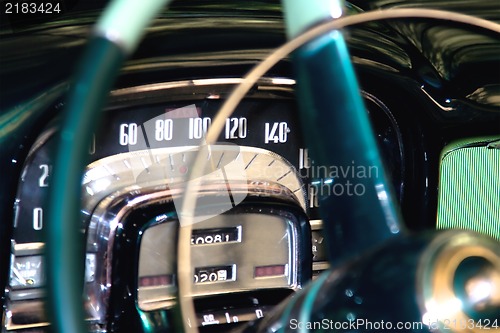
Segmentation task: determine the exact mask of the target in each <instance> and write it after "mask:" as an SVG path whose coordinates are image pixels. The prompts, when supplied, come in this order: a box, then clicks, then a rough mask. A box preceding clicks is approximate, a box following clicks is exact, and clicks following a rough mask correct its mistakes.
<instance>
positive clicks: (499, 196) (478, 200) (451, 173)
mask: <svg viewBox="0 0 500 333" xmlns="http://www.w3.org/2000/svg"><path fill="white" fill-rule="evenodd" d="M439 184H440V185H439V201H438V216H437V228H438V229H444V228H458V229H469V230H474V231H477V232H480V233H483V234H486V235H489V236H492V237H493V238H496V239H498V240H500V150H499V149H489V148H486V147H485V146H481V147H466V148H458V149H454V150H452V151H450V152H448V153H445V154H443V157H442V160H441V167H440V181H439Z"/></svg>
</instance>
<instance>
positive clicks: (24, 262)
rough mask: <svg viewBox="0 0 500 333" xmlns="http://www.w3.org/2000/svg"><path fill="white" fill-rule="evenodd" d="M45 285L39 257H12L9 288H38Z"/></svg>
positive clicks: (41, 259) (41, 262) (41, 260)
mask: <svg viewBox="0 0 500 333" xmlns="http://www.w3.org/2000/svg"><path fill="white" fill-rule="evenodd" d="M44 284H45V274H44V269H43V257H42V256H41V255H34V256H23V257H14V260H13V263H12V267H11V273H10V286H11V288H12V289H26V288H39V287H42V286H43V285H44Z"/></svg>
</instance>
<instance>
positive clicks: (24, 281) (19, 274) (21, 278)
mask: <svg viewBox="0 0 500 333" xmlns="http://www.w3.org/2000/svg"><path fill="white" fill-rule="evenodd" d="M12 272H13V273H14V275H15V276H16V277H17V280H18V281H19V282H21V283H22V284H23V285H26V284H27V281H26V279H25V278H23V277H22V275H21V273H19V271H18V270H17V268H15V267H12Z"/></svg>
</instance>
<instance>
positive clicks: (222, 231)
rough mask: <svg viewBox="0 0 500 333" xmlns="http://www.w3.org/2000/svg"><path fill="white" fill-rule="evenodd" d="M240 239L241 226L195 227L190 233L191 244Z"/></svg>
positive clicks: (236, 240) (227, 241)
mask: <svg viewBox="0 0 500 333" xmlns="http://www.w3.org/2000/svg"><path fill="white" fill-rule="evenodd" d="M239 241H241V226H238V227H234V228H218V229H197V230H193V232H192V234H191V245H203V244H214V243H229V242H239Z"/></svg>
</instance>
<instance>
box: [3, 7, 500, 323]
mask: <svg viewBox="0 0 500 333" xmlns="http://www.w3.org/2000/svg"><path fill="white" fill-rule="evenodd" d="M103 3H104V2H100V1H95V2H89V4H87V5H85V6H83V5H79V4H78V3H75V4H74V6H73V5H72V6H73V7H72V6H70V7H68V8H72V9H71V10H70V11H68V12H67V13H66V14H65V15H63V16H61V17H59V19H57V20H52V21H45V22H38V21H37V22H36V23H37V24H36V25H30V22H29V21H27V22H21V23H19V22H10V23H12V24H8V25H4V26H3V29H2V31H1V35H0V52H1V53H0V91H1V98H0V121H1V123H0V125H1V126H2V127H1V130H2V133H1V134H0V153H1V161H0V165H1V168H0V170H1V174H2V175H3V176H2V178H3V180H2V187H1V189H0V202H1V203H2V204H1V206H0V221H1V225H0V236H1V239H0V244H2V245H1V246H2V248H1V255H0V274H1V276H0V277H1V279H0V282H1V285H0V287H1V288H2V290H3V288H4V286H6V285H7V283H8V281H9V267H10V263H9V261H10V252H11V249H10V246H11V245H10V244H11V243H10V241H11V239H13V238H18V239H19V240H21V242H23V241H29V242H33V241H40V240H41V237H40V234H41V231H40V230H36V228H35V229H34V230H33V231H32V232H33V233H34V235H30V234H29V233H27V232H22V233H19V232H18V234H17V235H16V229H17V228H14V221H16V208H15V207H18V206H19V203H16V199H19V198H20V196H22V195H30V196H31V198H30V199H29V200H28V199H23V204H24V202H31V203H30V205H31V206H29V207H28V208H27V210H26V212H29V213H31V211H32V210H33V208H37V207H38V206H39V205H38V203H36V202H38V201H39V200H43V197H44V195H45V193H46V192H44V191H46V189H45V188H44V186H39V187H37V186H34V189H33V190H31V189H32V188H33V185H36V184H38V185H40V184H42V185H43V184H44V182H45V180H47V181H49V180H50V178H48V177H47V179H44V180H43V182H42V183H40V181H41V179H40V175H38V176H34V177H33V178H32V179H27V178H24V177H23V165H25V163H28V162H29V163H32V164H31V165H30V164H27V166H28V167H30V166H31V167H32V168H33V169H34V170H37V171H39V172H42V174H41V175H42V176H43V172H45V169H44V168H45V167H41V166H42V165H50V157H49V153H48V150H47V151H42V153H41V154H39V155H36V156H35V157H36V158H41V159H42V160H36V159H34V158H33V156H34V155H29V151H30V150H32V149H33V147H32V146H33V145H34V144H35V143H36V142H40V140H39V138H38V137H39V135H40V134H42V133H44V131H46V130H49V129H53V128H57V115H58V113H59V112H60V110H62V109H63V108H64V104H65V99H64V97H65V93H66V91H67V86H68V84H70V80H71V73H72V72H73V69H74V66H75V63H76V61H77V59H78V55H79V54H80V52H81V50H82V47H83V45H84V43H85V38H86V36H87V34H88V33H89V30H90V24H91V23H92V22H93V21H94V20H95V17H96V14H97V13H98V11H99V8H101V6H102V5H103ZM348 6H349V11H351V12H353V13H355V12H361V11H366V10H370V9H377V8H389V7H390V8H397V7H426V8H428V7H432V8H439V9H448V10H454V11H458V12H463V13H468V14H471V15H475V16H479V17H483V18H486V19H491V20H496V21H497V22H498V21H499V18H500V10H499V8H498V5H496V4H495V3H494V1H479V2H474V3H471V2H466V1H441V2H433V1H414V2H401V1H376V0H375V1H351V2H350V3H349V4H348ZM78 9H80V10H78ZM346 38H347V42H348V45H349V47H350V52H351V55H352V60H353V62H354V64H355V68H356V71H357V74H358V76H359V80H360V83H361V86H362V89H363V94H364V97H365V102H366V104H367V106H368V111H369V113H370V117H371V120H372V123H373V125H374V128H375V132H376V134H377V139H378V142H379V145H380V147H381V151H382V154H383V156H384V158H385V159H386V168H387V169H388V170H389V174H390V175H391V177H392V183H393V185H394V187H395V191H396V193H397V194H398V197H399V200H400V203H401V207H402V213H403V217H404V220H405V222H406V224H407V226H408V227H409V228H410V229H412V230H422V229H429V228H434V227H435V216H436V207H437V187H438V165H439V156H440V154H441V151H442V149H443V147H444V146H445V145H446V144H447V143H449V142H451V141H453V140H455V139H461V138H466V137H477V136H486V135H499V134H500V103H499V95H500V89H499V86H500V82H499V81H500V56H499V55H500V39H499V37H498V36H496V35H493V34H492V33H490V32H488V31H484V30H480V29H478V28H475V27H470V26H465V25H457V24H452V23H447V22H441V21H439V22H437V21H428V20H423V19H419V20H404V21H403V20H400V21H392V22H379V23H371V24H367V25H362V26H359V27H354V28H351V29H349V30H348V31H347V32H346ZM284 39H285V36H284V32H283V23H282V18H281V13H280V7H279V3H278V2H268V1H252V2H245V3H244V4H242V3H240V2H235V3H234V4H228V3H227V2H220V1H211V2H210V4H207V3H206V2H202V1H178V2H174V4H173V5H172V8H171V10H170V11H169V12H165V13H164V14H163V15H162V16H161V17H160V18H159V19H157V20H156V21H155V23H154V26H153V27H152V28H150V29H149V31H148V34H147V36H146V38H145V40H144V41H143V42H142V44H141V46H140V48H139V49H138V51H137V52H136V53H135V54H134V55H133V57H132V58H131V59H130V60H129V61H128V62H127V64H126V66H125V67H124V68H123V70H122V73H121V75H120V77H119V79H118V81H117V82H116V85H115V89H116V91H120V89H128V88H133V87H139V86H144V85H151V84H163V83H169V82H170V83H171V82H181V81H183V82H193V81H195V80H202V79H211V80H214V79H215V80H217V79H221V80H224V79H234V78H241V77H242V76H243V75H244V74H245V73H246V72H247V71H248V70H249V68H250V67H251V66H253V65H254V64H255V63H256V62H257V61H259V60H260V59H262V58H263V57H264V56H265V55H266V54H267V53H268V52H269V51H270V50H271V49H273V48H275V47H277V46H278V45H280V44H281V43H283V42H284ZM266 77H268V78H279V79H285V80H290V82H292V80H293V69H292V66H291V63H290V61H289V59H284V60H283V61H281V62H280V63H279V64H278V65H277V66H276V67H275V68H273V69H272V70H271V72H270V73H267V74H266ZM214 83H216V81H214ZM229 87H230V85H228V86H226V87H224V88H223V89H221V88H220V86H218V85H217V84H213V85H206V86H205V87H204V88H203V89H202V90H201V91H196V90H193V89H191V90H190V89H186V90H182V89H180V90H177V91H176V95H177V97H176V100H173V101H172V100H169V98H168V96H165V94H163V95H162V94H161V93H160V94H158V93H155V92H151V91H148V90H143V91H141V90H137V92H135V93H131V94H128V95H127V94H124V95H121V96H119V94H118V96H116V95H115V96H112V97H111V99H110V103H109V105H108V108H107V111H106V112H104V116H103V119H104V122H103V125H101V126H102V127H101V129H99V128H96V133H98V134H97V136H96V143H97V146H96V147H95V148H96V149H95V152H94V153H95V156H94V157H92V161H94V160H97V159H99V158H102V157H106V156H109V155H111V154H117V153H123V152H126V151H127V149H126V148H125V146H124V145H122V144H120V140H121V137H120V130H121V128H120V126H121V125H122V124H127V125H129V124H131V123H139V124H140V123H142V122H144V121H146V120H148V119H150V118H151V117H155V116H157V115H159V114H161V113H162V112H165V110H173V109H176V108H179V107H183V106H186V105H192V104H194V105H195V106H196V108H197V110H199V116H200V117H202V118H203V117H209V118H212V117H213V115H214V113H215V111H216V110H217V108H218V106H219V105H220V102H221V99H223V98H224V97H225V96H226V94H227V91H228V90H229ZM249 97H250V98H249V99H248V100H246V101H245V102H244V103H243V104H242V105H241V107H240V111H239V113H236V115H235V116H234V117H235V119H241V118H245V119H247V121H248V133H245V137H238V138H236V139H238V140H236V143H238V144H240V145H245V146H252V147H260V148H264V147H265V146H267V145H268V144H269V142H265V141H266V139H269V138H271V139H274V136H271V135H270V134H271V133H270V131H271V130H272V128H273V125H274V123H277V124H278V126H277V128H276V130H277V131H278V132H277V134H276V135H277V136H276V138H277V140H278V144H277V146H278V148H275V149H270V150H271V151H273V152H274V153H277V154H279V155H281V156H282V157H284V158H285V159H286V160H288V161H289V162H290V163H291V164H292V165H294V167H295V168H297V169H299V170H300V169H301V166H302V169H307V168H306V167H304V166H305V165H309V164H312V163H313V162H312V161H310V160H307V156H305V155H304V149H305V148H306V147H305V146H303V144H302V138H303V136H306V135H307V130H306V131H305V132H302V133H300V130H299V128H298V127H299V126H300V124H298V122H297V119H296V118H295V114H294V112H295V111H294V109H295V103H294V101H293V84H291V85H290V87H289V89H287V90H286V91H281V92H280V91H279V90H275V91H272V92H271V93H269V94H266V93H263V92H262V91H260V90H259V87H256V88H255V89H254V90H253V91H252V94H251V95H250V96H249ZM334 107H335V106H334V105H332V108H334ZM252 110H253V111H252ZM258 114H261V115H262V116H258ZM259 117H260V118H259ZM183 121H184V122H185V124H184V125H186V126H188V122H189V121H188V120H183ZM238 121H239V120H238ZM282 122H286V123H287V127H286V128H285V132H286V133H287V134H288V137H287V139H288V138H289V139H290V140H293V142H291V143H290V142H288V143H289V145H280V136H279V124H280V123H282ZM266 123H268V125H267V126H269V130H266V125H265V124H266ZM238 124H240V123H238ZM175 128H179V125H176V126H175ZM102 129H104V130H102ZM287 129H289V130H290V131H291V132H287V131H286V130H287ZM308 130H311V131H313V130H314V129H308ZM99 133H100V134H99ZM235 133H236V132H235ZM255 133H260V136H259V135H256V134H255ZM233 134H234V133H233ZM224 135H225V134H222V136H224ZM227 135H228V137H231V135H232V133H228V134H227ZM282 135H284V133H282ZM281 138H283V137H281ZM222 139H224V137H222ZM267 141H269V140H267ZM272 144H273V142H271V145H272ZM186 145H188V144H186ZM280 147H281V148H280ZM283 147H284V148H283ZM300 149H302V152H301V151H300ZM305 178H308V180H307V188H306V193H307V195H308V197H307V198H306V200H305V201H306V206H307V209H308V211H307V213H308V218H310V219H312V220H315V219H318V218H319V216H318V215H317V211H316V209H315V208H316V206H317V205H318V204H319V200H318V194H319V192H320V191H321V190H322V189H323V190H324V189H328V186H326V185H327V184H328V183H326V184H325V181H328V177H325V176H324V175H311V174H309V175H307V177H305ZM23 182H28V183H29V182H31V183H29V186H28V187H27V188H25V189H24V191H25V192H26V194H23V193H21V192H18V189H19V188H21V191H23V188H22V186H21V185H22V183H23ZM314 182H316V183H314ZM34 202H35V203H36V204H35V203H34ZM40 202H41V201H40ZM17 213H18V214H23V211H22V210H18V211H17ZM29 222H30V223H31V222H32V221H31V220H29ZM18 226H19V225H18ZM40 229H41V228H40ZM38 231H40V232H38ZM23 237H24V240H23ZM18 242H19V241H18ZM2 300H3V302H4V301H5V297H3V298H2ZM3 302H2V304H3ZM116 303H118V301H117V302H116ZM132 306H133V301H132V303H131V307H132ZM120 320H123V319H120ZM120 320H118V319H117V320H116V323H121V325H124V324H123V322H121V321H120ZM135 324H137V323H135ZM118 326H120V325H118Z"/></svg>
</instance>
